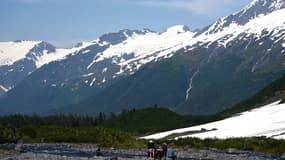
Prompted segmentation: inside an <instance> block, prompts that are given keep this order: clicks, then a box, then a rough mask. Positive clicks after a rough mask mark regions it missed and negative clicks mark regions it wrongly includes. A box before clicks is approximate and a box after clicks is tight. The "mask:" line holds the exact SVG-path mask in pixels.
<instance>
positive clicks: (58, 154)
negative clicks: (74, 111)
mask: <svg viewBox="0 0 285 160" xmlns="http://www.w3.org/2000/svg"><path fill="white" fill-rule="evenodd" d="M17 147H20V148H22V153H17V154H7V153H6V154H0V160H100V159H102V160H116V159H118V160H121V159H125V160H131V159H132V160H145V159H146V149H141V150H137V149H136V150H134V149H129V150H115V149H102V153H103V157H97V156H96V150H97V146H96V145H89V144H25V145H21V146H16V148H17ZM174 150H175V152H176V154H177V157H178V158H177V160H283V159H284V158H281V157H274V156H271V155H266V154H257V153H253V152H248V151H239V150H235V149H228V150H227V151H221V150H215V149H209V150H195V149H192V148H189V147H185V148H179V149H178V148H176V149H174Z"/></svg>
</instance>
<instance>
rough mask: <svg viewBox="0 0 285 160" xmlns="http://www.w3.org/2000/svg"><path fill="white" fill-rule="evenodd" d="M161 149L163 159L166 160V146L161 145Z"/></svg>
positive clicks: (164, 144)
mask: <svg viewBox="0 0 285 160" xmlns="http://www.w3.org/2000/svg"><path fill="white" fill-rule="evenodd" d="M161 148H162V154H163V157H164V159H166V156H167V144H166V143H163V144H162V146H161Z"/></svg>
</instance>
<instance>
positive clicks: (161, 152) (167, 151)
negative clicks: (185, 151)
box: [147, 140, 176, 160]
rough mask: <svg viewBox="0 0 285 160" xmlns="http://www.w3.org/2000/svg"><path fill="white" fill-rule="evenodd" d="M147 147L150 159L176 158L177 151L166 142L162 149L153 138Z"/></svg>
mask: <svg viewBox="0 0 285 160" xmlns="http://www.w3.org/2000/svg"><path fill="white" fill-rule="evenodd" d="M147 149H148V150H147V157H148V158H149V159H167V158H169V159H172V160H175V159H176V155H175V152H174V151H173V149H171V148H168V146H167V144H166V143H163V144H162V145H161V149H160V148H159V147H157V146H156V144H155V143H154V142H153V141H152V140H150V141H149V142H148V145H147Z"/></svg>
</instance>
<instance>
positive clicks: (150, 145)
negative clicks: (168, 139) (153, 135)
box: [147, 140, 156, 158]
mask: <svg viewBox="0 0 285 160" xmlns="http://www.w3.org/2000/svg"><path fill="white" fill-rule="evenodd" d="M147 149H148V150H147V157H148V158H154V157H155V152H156V147H155V144H154V142H153V141H152V140H150V141H149V142H148V144H147Z"/></svg>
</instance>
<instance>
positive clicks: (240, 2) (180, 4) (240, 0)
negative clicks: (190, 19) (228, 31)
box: [110, 0, 251, 15]
mask: <svg viewBox="0 0 285 160" xmlns="http://www.w3.org/2000/svg"><path fill="white" fill-rule="evenodd" d="M110 1H113V2H119V3H127V4H134V5H143V6H149V7H158V8H168V9H182V10H188V11H190V12H192V13H194V14H197V15H211V14H215V15H217V14H221V13H227V12H229V11H231V10H232V8H234V7H236V6H238V7H242V6H244V5H245V4H247V3H249V2H250V1H251V0H110Z"/></svg>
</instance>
